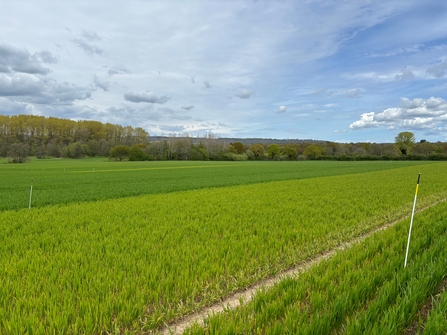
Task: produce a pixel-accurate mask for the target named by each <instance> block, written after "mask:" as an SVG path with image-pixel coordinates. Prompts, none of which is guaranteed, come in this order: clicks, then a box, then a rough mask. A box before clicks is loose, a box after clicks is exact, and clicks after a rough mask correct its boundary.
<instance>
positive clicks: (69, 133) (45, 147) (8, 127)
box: [0, 115, 447, 163]
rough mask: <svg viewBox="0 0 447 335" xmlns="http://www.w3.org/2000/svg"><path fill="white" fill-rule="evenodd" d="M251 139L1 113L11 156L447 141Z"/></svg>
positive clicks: (326, 148) (374, 147) (405, 150)
mask: <svg viewBox="0 0 447 335" xmlns="http://www.w3.org/2000/svg"><path fill="white" fill-rule="evenodd" d="M260 141H261V142H260V143H255V141H253V139H250V140H249V141H248V140H247V141H246V142H245V143H244V139H239V140H234V139H232V141H229V140H227V139H225V138H218V137H217V136H215V135H214V134H211V133H208V134H206V135H204V136H201V137H193V136H189V135H188V134H170V135H168V136H157V137H153V138H151V137H150V136H149V134H148V132H146V131H145V130H144V129H142V128H139V127H137V128H133V127H131V126H121V125H118V124H110V123H105V124H103V123H101V122H98V121H87V120H80V121H73V120H68V119H62V118H55V117H49V118H46V117H44V116H35V115H14V116H4V115H0V156H1V157H6V158H8V160H9V161H10V162H19V163H20V162H23V161H25V160H26V159H27V157H28V156H35V157H37V158H49V157H64V158H82V157H94V156H101V157H109V159H111V160H132V161H141V160H233V161H235V160H240V161H242V160H304V159H311V160H427V159H430V160H447V142H436V143H430V142H427V141H425V140H420V141H419V142H416V139H415V137H414V134H413V133H411V132H401V133H399V134H398V135H397V136H396V138H395V142H394V143H369V142H364V143H363V142H359V143H337V142H329V141H314V140H309V141H307V140H302V141H297V142H296V143H295V142H291V141H285V143H278V140H273V139H272V140H268V139H262V140H260Z"/></svg>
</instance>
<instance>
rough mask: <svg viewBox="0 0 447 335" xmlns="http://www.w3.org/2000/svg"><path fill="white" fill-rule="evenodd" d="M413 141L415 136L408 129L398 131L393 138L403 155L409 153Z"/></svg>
mask: <svg viewBox="0 0 447 335" xmlns="http://www.w3.org/2000/svg"><path fill="white" fill-rule="evenodd" d="M415 141H416V138H415V136H414V134H413V133H412V132H410V131H403V132H400V133H399V134H397V136H396V137H395V139H394V142H395V143H396V145H397V147H398V148H399V150H400V151H401V153H402V154H403V155H407V154H409V153H410V151H411V149H412V148H413V146H414V142H415Z"/></svg>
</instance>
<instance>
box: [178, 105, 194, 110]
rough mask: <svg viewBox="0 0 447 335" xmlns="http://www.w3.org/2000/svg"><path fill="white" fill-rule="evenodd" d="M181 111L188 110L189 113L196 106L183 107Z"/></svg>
mask: <svg viewBox="0 0 447 335" xmlns="http://www.w3.org/2000/svg"><path fill="white" fill-rule="evenodd" d="M180 108H181V109H186V110H187V111H189V110H191V109H193V108H194V105H189V106H181V107H180Z"/></svg>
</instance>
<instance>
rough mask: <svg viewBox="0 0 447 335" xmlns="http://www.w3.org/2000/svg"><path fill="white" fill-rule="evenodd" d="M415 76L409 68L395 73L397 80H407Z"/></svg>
mask: <svg viewBox="0 0 447 335" xmlns="http://www.w3.org/2000/svg"><path fill="white" fill-rule="evenodd" d="M414 77H415V75H414V73H413V72H412V71H411V70H410V69H403V70H402V74H396V77H395V78H396V79H397V80H408V79H413V78H414Z"/></svg>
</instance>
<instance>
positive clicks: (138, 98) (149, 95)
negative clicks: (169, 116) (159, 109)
mask: <svg viewBox="0 0 447 335" xmlns="http://www.w3.org/2000/svg"><path fill="white" fill-rule="evenodd" d="M124 99H126V100H127V101H131V102H136V103H139V102H149V103H153V104H164V103H166V102H168V101H169V100H170V99H171V98H170V97H169V96H167V95H163V96H160V97H159V96H157V95H155V94H154V93H153V92H148V91H140V92H129V93H126V94H124Z"/></svg>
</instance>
